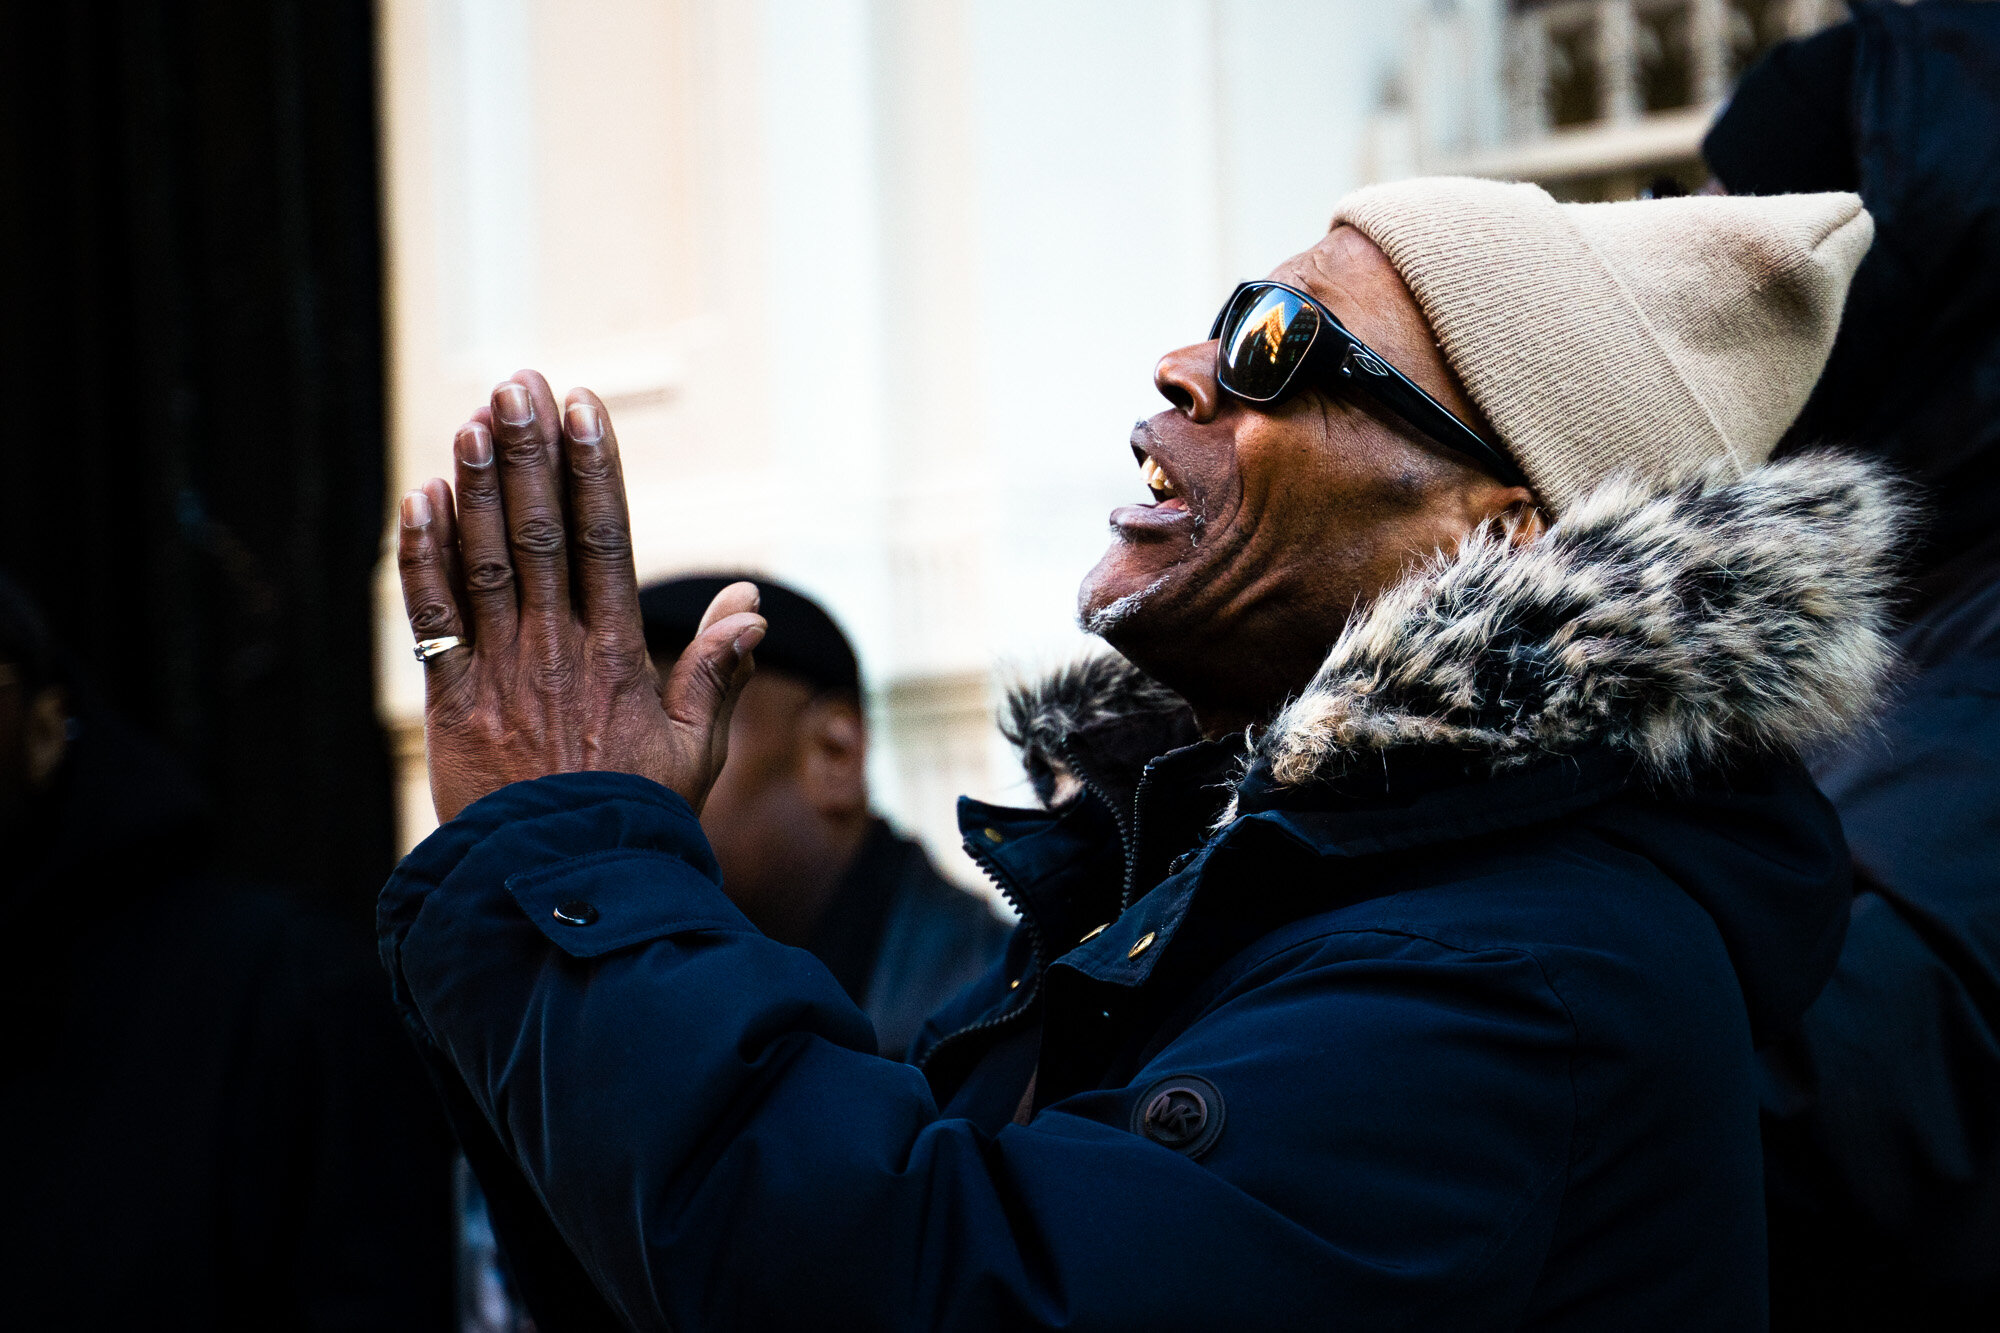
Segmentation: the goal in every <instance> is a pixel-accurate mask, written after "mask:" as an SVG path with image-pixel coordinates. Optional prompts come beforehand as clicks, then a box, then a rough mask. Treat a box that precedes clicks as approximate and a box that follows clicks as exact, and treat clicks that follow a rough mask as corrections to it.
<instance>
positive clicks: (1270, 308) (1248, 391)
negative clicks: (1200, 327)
mask: <svg viewBox="0 0 2000 1333" xmlns="http://www.w3.org/2000/svg"><path fill="white" fill-rule="evenodd" d="M1317 332H1319V312H1318V311H1317V310H1314V309H1313V308H1312V307H1311V306H1310V305H1307V304H1306V303H1305V302H1304V301H1302V300H1300V299H1299V298H1298V297H1297V296H1294V295H1293V294H1292V293H1290V292H1288V291H1285V290H1284V289H1283V288H1280V287H1262V288H1253V289H1252V290H1250V291H1247V292H1245V293H1243V295H1242V296H1240V297H1238V298H1237V300H1236V304H1235V307H1234V308H1233V309H1232V310H1231V311H1230V312H1229V318H1227V319H1225V320H1224V321H1223V323H1222V358H1221V359H1222V367H1221V368H1222V387H1223V388H1225V389H1228V390H1229V391H1230V392H1231V393H1235V394H1241V395H1242V396H1243V397H1245V398H1253V399H1265V398H1270V397H1273V396H1274V395H1276V394H1277V393H1278V391H1279V390H1281V389H1283V388H1284V387H1285V380H1286V379H1287V378H1288V377H1289V376H1290V375H1291V373H1292V369H1293V368H1294V367H1295V366H1297V365H1298V363H1299V360H1300V358H1301V357H1303V356H1304V355H1305V354H1306V349H1307V348H1308V347H1310V346H1312V340H1313V335H1314V334H1315V333H1317Z"/></svg>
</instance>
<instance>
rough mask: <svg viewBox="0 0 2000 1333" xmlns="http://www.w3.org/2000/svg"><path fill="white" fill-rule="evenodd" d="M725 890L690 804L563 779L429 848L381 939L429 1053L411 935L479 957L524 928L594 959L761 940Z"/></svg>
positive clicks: (393, 885) (518, 791)
mask: <svg viewBox="0 0 2000 1333" xmlns="http://www.w3.org/2000/svg"><path fill="white" fill-rule="evenodd" d="M721 885H722V872H721V868H720V867H719V866H718V865H717V864H716V860H715V854H714V852H713V851H712V850H711V849H710V847H709V845H708V839H707V837H706V836H705V835H704V834H703V833H702V830H701V824H700V822H699V820H697V819H696V817H695V813H694V810H693V809H692V808H691V807H690V806H689V805H688V803H687V801H686V800H684V799H683V798H682V797H681V796H680V795H679V794H678V793H676V792H673V791H670V790H668V789H667V788H665V787H663V786H661V785H660V784H658V783H656V782H653V781H651V780H649V779H647V778H642V777H638V776H635V775H633V774H629V773H560V774H556V775H553V776H550V777H545V778H536V779H534V780H533V781H530V782H516V783H513V784H511V785H509V786H506V787H502V788H501V789H500V790H498V791H495V792H492V793H490V794H489V795H487V796H484V797H482V798H481V799H479V800H478V801H475V802H474V803H473V804H471V805H470V806H467V807H466V808H465V810H464V811H462V812H461V813H460V814H459V816H458V817H457V818H456V819H453V820H452V821H451V822H450V823H448V824H445V825H443V826H442V827H440V828H439V829H438V830H437V831H436V832H435V833H433V834H431V836H430V837H428V838H426V839H424V841H423V842H422V843H420V844H418V846H417V847H416V849H415V850H413V851H412V852H411V853H410V854H409V855H408V856H406V857H405V858H403V861H402V863H401V864H400V865H398V866H397V867H396V870H395V873H394V874H392V875H391V876H390V877H389V882H388V883H387V884H386V885H385V886H384V887H383V889H382V895H381V899H380V901H379V903H378V904H377V909H376V932H377V936H378V940H379V943H380V946H381V951H382V962H383V965H384V966H385V967H386V968H387V969H388V972H389V978H390V985H391V989H392V992H393V994H394V997H395V1001H396V1006H397V1008H398V1009H399V1010H400V1011H401V1013H402V1014H403V1018H404V1020H405V1022H406V1023H408V1024H409V1025H410V1027H411V1028H412V1030H413V1031H414V1032H415V1033H416V1035H417V1036H418V1038H419V1040H420V1041H422V1042H425V1043H430V1042H431V1041H433V1040H434V1036H433V1034H432V1033H431V1032H430V1031H429V1025H428V1024H427V1023H426V1022H425V1021H424V1019H423V1016H422V1013H421V1006H420V1004H419V1003H418V1000H419V996H418V995H417V994H416V993H415V991H414V990H413V981H414V979H413V978H412V977H411V976H410V975H409V972H408V969H407V967H406V960H407V957H408V946H409V944H410V941H411V938H412V936H413V935H416V934H418V933H420V932H421V933H424V934H426V935H431V934H434V933H435V932H437V931H449V932H451V933H452V934H453V935H454V936H461V937H462V938H460V939H457V940H455V941H454V944H456V945H457V946H458V947H467V946H470V945H471V943H472V937H474V936H477V935H481V934H485V933H486V932H487V931H488V930H491V929H493V928H495V927H500V928H503V929H504V928H506V927H505V923H506V922H507V921H509V920H511V921H512V922H513V923H514V927H515V928H516V929H517V928H518V923H519V922H520V920H521V919H522V918H523V917H525V918H526V919H527V921H529V922H530V923H532V924H533V925H534V926H535V928H536V929H537V930H538V931H540V933H541V934H542V935H543V936H544V937H545V939H546V940H547V942H548V943H550V944H553V945H555V946H556V947H557V948H558V949H560V950H561V951H562V952H564V953H566V954H568V955H569V956H571V957H573V958H596V957H600V956H602V955H605V954H609V953H613V952H616V951H617V950H620V949H624V948H629V947H632V946H634V945H638V944H643V943H645V942H647V941H649V940H654V939H659V938H662V937H664V936H668V935H673V934H677V933H681V932H684V931H718V930H719V931H753V930H754V929H755V928H754V927H753V926H752V925H751V924H750V922H749V920H748V919H747V918H746V917H744V915H743V914H742V913H741V912H740V911H738V910H737V908H736V906H735V905H734V904H733V903H731V902H730V901H729V899H728V898H727V897H726V896H725V895H724V894H723V892H722V888H721ZM437 943H439V941H436V940H433V941H432V945H433V947H432V948H427V949H426V950H425V952H426V953H427V954H432V953H433V951H434V946H435V945H436V944H437ZM445 952H447V953H455V952H457V949H456V948H450V949H447V950H446V951H445Z"/></svg>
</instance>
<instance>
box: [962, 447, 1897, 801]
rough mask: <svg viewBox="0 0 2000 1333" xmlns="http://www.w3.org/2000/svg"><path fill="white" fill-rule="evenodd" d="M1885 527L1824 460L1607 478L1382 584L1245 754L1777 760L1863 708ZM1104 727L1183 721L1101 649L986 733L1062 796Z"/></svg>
mask: <svg viewBox="0 0 2000 1333" xmlns="http://www.w3.org/2000/svg"><path fill="white" fill-rule="evenodd" d="M1907 521H1908V520H1907V505H1906V502H1905V501H1904V499H1903V496H1902V494H1901V492H1900V489H1899V487H1898V486H1897V484H1896V483H1894V482H1893V481H1891V480H1890V478H1889V477H1888V476H1887V475H1886V474H1885V473H1884V472H1883V471H1882V470H1881V469H1879V468H1878V467H1876V466H1874V465H1872V464H1869V463H1865V462H1862V461H1860V460H1858V459H1854V458H1850V457H1846V456H1843V455H1838V454H1815V455H1807V456H1804V457H1799V458H1794V459H1791V460H1788V461H1785V462H1779V463H1772V464H1767V465H1765V466H1763V467H1760V468H1757V469H1755V470H1753V471H1751V472H1750V473H1748V474H1747V475H1745V476H1743V477H1740V478H1728V477H1724V476H1720V475H1714V474H1711V475H1708V476H1703V477H1697V478H1695V479H1692V480H1689V481H1687V482H1684V483H1682V484H1680V485H1678V486H1675V487H1672V488H1666V489H1660V488H1653V489H1648V488H1646V487H1643V486H1641V485H1639V484H1638V483H1636V482H1629V481H1621V482H1614V483H1612V484H1609V485H1607V486H1604V487H1602V488H1600V489H1599V490H1598V491H1596V492H1595V493H1594V494H1592V495H1591V496H1590V497H1588V498H1587V499H1585V500H1583V501H1582V502H1580V503H1578V504H1576V505H1574V506H1573V507H1572V508H1571V509H1570V510H1569V511H1568V512H1566V513H1565V514H1564V515H1563V517H1562V518H1561V519H1560V520H1559V521H1557V522H1556V523H1555V524H1553V525H1552V526H1551V527H1550V528H1549V530H1548V532H1547V533H1546V534H1544V535H1543V536H1542V537H1541V538H1540V539H1539V540H1536V541H1534V542H1530V543H1527V544H1525V545H1522V546H1515V545H1513V544H1512V543H1510V542H1509V541H1508V540H1507V539H1506V537H1504V536H1503V535H1500V534H1497V533H1491V534H1479V535H1477V536H1475V537H1473V538H1472V539H1470V540H1468V541H1467V542H1466V543H1465V544H1464V545H1463V546H1461V547H1460V548H1459V549H1458V551H1457V552H1456V553H1453V554H1449V555H1443V554H1441V555H1440V556H1438V557H1437V558H1436V559H1434V560H1433V561H1431V562H1429V563H1427V564H1426V565H1424V566H1422V567H1421V568H1419V569H1418V570H1416V571H1415V572H1413V573H1412V574H1410V575H1409V576H1408V577H1406V578H1405V579H1404V580H1403V581H1402V582H1400V583H1398V584H1397V585H1395V586H1394V587H1392V588H1390V589H1389V590H1388V591H1387V592H1385V593H1384V594H1383V595H1382V596H1381V597H1380V598H1379V599H1378V600H1377V601H1376V602H1375V603H1374V604H1373V605H1372V606H1370V607H1369V608H1367V609H1366V610H1365V611H1364V612H1363V613H1362V614H1361V615H1359V616H1358V617H1357V618H1356V619H1354V620H1353V621H1351V622H1350V623H1349V624H1348V626H1347V628H1346V629H1345V630H1344V631H1343V632H1342V634H1341V636H1340V638H1339V639H1338V640H1337V641H1336V642H1335V644H1334V645H1333V648H1332V650H1331V651H1330V652H1329V653H1328V654H1327V658H1326V662H1325V663H1324V664H1323V665H1322V666H1321V667H1320V669H1319V672H1318V673H1317V674H1316V675H1315V676H1314V677H1313V679H1312V681H1311V683H1310V684H1308V685H1307V686H1306V688H1305V690H1304V691H1303V692H1302V693H1301V694H1300V695H1299V696H1298V697H1297V698H1296V699H1294V700H1292V701H1291V702H1290V703H1289V704H1288V705H1287V706H1286V707H1285V708H1284V709H1283V710H1282V711H1281V712H1280V713H1279V714H1278V715H1277V717H1276V719H1275V720H1274V721H1273V722H1272V724H1271V725H1270V726H1269V727H1268V728H1266V729H1264V730H1262V731H1261V732H1257V733H1255V734H1253V737H1252V744H1251V756H1250V757H1251V759H1252V760H1253V761H1256V760H1262V761H1263V762H1265V763H1266V764H1268V766H1269V768H1270V772H1271V776H1272V777H1273V779H1274V780H1275V781H1277V782H1278V783H1280V784H1281V785H1291V786H1296V785H1304V784H1307V783H1311V782H1313V781H1315V780H1317V779H1323V778H1330V777H1334V776H1338V775H1339V774H1340V773H1341V772H1343V771H1344V770H1345V768H1346V767H1347V766H1348V765H1349V764H1350V763H1352V762H1353V761H1355V760H1356V759H1358V758H1360V757H1361V756H1363V755H1364V754H1370V753H1374V752H1380V751H1388V750H1392V749H1398V748H1404V747H1438V748H1448V749H1451V750H1456V751H1460V752H1463V753H1464V754H1465V756H1466V758H1467V760H1468V763H1469V764H1471V765H1472V766H1473V767H1474V768H1478V767H1482V766H1483V767H1484V768H1485V769H1486V771H1489V772H1491V771H1496V770H1499V769H1502V768H1508V767H1513V766H1517V765H1521V764H1525V763H1529V762H1532V761H1533V760H1535V759H1536V758H1538V757H1540V756H1543V755H1559V754H1565V753H1570V752H1574V751H1576V750H1578V749H1580V748H1582V747H1584V746H1587V745H1603V746H1608V747H1610V748H1612V749H1615V750H1618V751H1621V752H1625V753H1628V754H1630V755H1631V756H1632V757H1633V758H1634V759H1635V760H1636V761H1637V763H1638V766H1639V769H1640V771H1641V772H1642V773H1643V774H1644V775H1645V776H1647V777H1649V778H1651V779H1653V780H1656V781H1660V780H1664V781H1671V780H1673V779H1675V778H1677V777H1681V776H1684V775H1686V774H1688V773H1690V772H1692V771H1694V770H1696V769H1698V768H1702V767H1707V766H1711V765H1714V764H1717V763H1720V762H1724V761H1726V760H1728V759H1729V758H1731V757H1732V756H1736V755H1741V754H1746V753H1753V752H1764V753H1780V754H1797V753H1799V752H1801V751H1803V750H1806V749H1808V748H1810V747H1812V746H1813V745H1816V744H1818V743H1821V742H1823V741H1826V740H1828V739H1831V738H1833V737H1835V736H1838V735H1841V734H1843V733H1846V732H1848V731H1851V730H1853V729H1854V728H1856V727H1857V726H1860V725H1862V724H1864V723H1866V722H1867V721H1868V719H1869V718H1870V716H1871V715H1872V713H1873V712H1874V710H1875V708H1876V706H1877V702H1878V699H1879V697H1880V695H1881V693H1882V691H1883V689H1884V687H1885V685H1886V683H1887V681H1888V678H1889V676H1890V673H1891V669H1892V663H1893V660H1894V659H1893V654H1892V652H1891V649H1890V647H1889V642H1888V637H1887V632H1888V612H1887V597H1888V593H1889V590H1890V588H1891V585H1892V583H1893V575H1894V571H1895V566H1896V563H1897V558H1898V551H1899V548H1900V545H1901V543H1902V540H1903V538H1904V535H1905V532H1906V529H1907ZM1119 718H1124V719H1128V720H1130V721H1131V722H1132V723H1133V724H1134V725H1135V726H1144V725H1153V726H1157V727H1158V728H1159V730H1160V734H1161V736H1162V739H1163V742H1164V743H1163V744H1162V747H1161V748H1162V750H1164V749H1165V748H1169V747H1170V746H1171V745H1172V744H1174V743H1185V737H1186V736H1187V734H1188V733H1189V731H1190V725H1189V717H1188V710H1187V706H1186V704H1184V703H1183V702H1182V701H1181V700H1180V699H1179V697H1178V696H1176V695H1174V694H1173V693H1172V692H1171V691H1169V690H1167V689H1165V688H1164V687H1163V686H1161V685H1159V684H1158V683H1157V682H1154V681H1153V680H1151V679H1150V678H1148V677H1147V676H1145V675H1144V674H1143V673H1142V672H1141V671H1140V670H1139V669H1138V668H1137V667H1134V666H1133V665H1132V664H1131V663H1129V662H1127V661H1125V659H1123V658H1121V657H1116V656H1112V655H1103V656H1099V657H1096V658H1093V659H1090V660H1087V661H1084V662H1081V663H1078V664H1075V665H1073V666H1070V667H1067V668H1064V669H1062V670H1060V671H1058V672H1056V673H1055V674H1054V675H1052V676H1050V677H1049V678H1047V679H1046V680H1044V681H1042V682H1041V683H1039V684H1037V685H1032V686H1026V687H1023V688H1020V689H1018V690H1016V691H1014V692H1013V693H1012V695H1011V696H1010V698H1009V699H1008V702H1007V705H1006V708H1005V710H1004V713H1003V716H1002V720H1001V729H1002V731H1003V733H1004V734H1005V735H1006V736H1007V738H1008V739H1009V740H1010V741H1012V742H1013V743H1014V745H1015V746H1016V747H1017V748H1018V749H1019V750H1020V751H1021V754H1022V760H1023V763H1024V765H1025V767H1026V768H1027V770H1028V775H1029V777H1030V779H1031V780H1032V781H1033V783H1034V785H1035V788H1036V792H1037V794H1038V795H1039V796H1040V797H1041V799H1042V800H1043V802H1044V803H1045V804H1062V803H1064V802H1065V801H1066V800H1067V799H1068V798H1069V796H1070V795H1071V794H1072V788H1073V785H1074V784H1073V783H1068V782H1066V781H1065V779H1066V776H1067V762H1066V760H1065V758H1064V756H1063V748H1062V746H1063V739H1064V737H1066V736H1067V735H1069V734H1070V733H1071V732H1074V731H1077V730H1079V729H1081V728H1084V727H1088V726H1095V725H1098V724H1102V723H1106V722H1109V721H1112V720H1113V719H1119ZM1177 737H1178V738H1180V739H1178V740H1176V738H1177Z"/></svg>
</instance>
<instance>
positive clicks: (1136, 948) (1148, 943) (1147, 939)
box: [1125, 930, 1158, 958]
mask: <svg viewBox="0 0 2000 1333" xmlns="http://www.w3.org/2000/svg"><path fill="white" fill-rule="evenodd" d="M1157 938H1158V934H1157V932H1154V931H1150V930H1149V931H1147V932H1146V933H1145V934H1143V935H1141V936H1140V937H1139V938H1138V939H1137V940H1135V941H1134V942H1133V944H1132V947H1131V948H1130V949H1128V950H1126V951H1125V956H1126V957H1127V958H1137V957H1138V956H1139V955H1140V954H1142V953H1144V952H1146V950H1148V949H1150V948H1152V947H1153V941H1154V940H1155V939H1157Z"/></svg>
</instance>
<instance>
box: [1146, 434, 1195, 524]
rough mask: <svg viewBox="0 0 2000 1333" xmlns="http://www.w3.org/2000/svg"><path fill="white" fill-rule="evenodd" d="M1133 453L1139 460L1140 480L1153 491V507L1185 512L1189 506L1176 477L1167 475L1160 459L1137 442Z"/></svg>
mask: <svg viewBox="0 0 2000 1333" xmlns="http://www.w3.org/2000/svg"><path fill="white" fill-rule="evenodd" d="M1132 455H1133V457H1135V458H1137V459H1138V460H1139V478H1140V480H1142V481H1144V482H1145V483H1146V489H1147V490H1148V491H1150V492H1152V495H1153V505H1152V507H1153V508H1155V509H1161V510H1167V511H1170V512H1185V511H1186V510H1187V507H1188V504H1187V500H1186V499H1185V498H1184V497H1183V496H1182V495H1181V493H1180V488H1179V487H1177V486H1175V485H1174V479H1173V478H1172V477H1170V476H1168V475H1167V470H1166V469H1165V468H1163V467H1161V466H1160V462H1159V460H1158V459H1156V458H1154V457H1153V456H1152V455H1151V454H1149V453H1147V452H1146V451H1145V450H1144V449H1142V448H1141V447H1140V446H1138V445H1136V444H1135V445H1133V446H1132Z"/></svg>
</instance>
